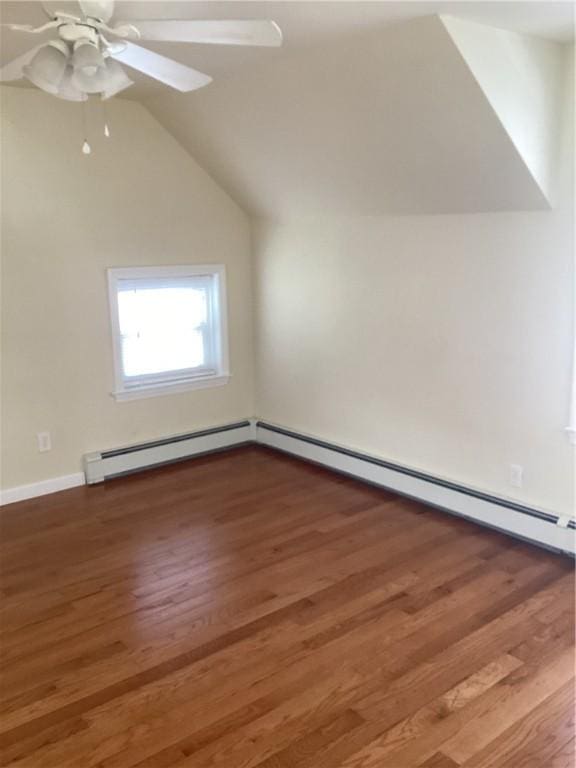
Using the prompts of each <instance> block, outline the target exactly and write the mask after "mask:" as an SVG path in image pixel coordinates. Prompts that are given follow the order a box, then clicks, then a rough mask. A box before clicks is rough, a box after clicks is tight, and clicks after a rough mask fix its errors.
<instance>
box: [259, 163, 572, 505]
mask: <svg viewBox="0 0 576 768" xmlns="http://www.w3.org/2000/svg"><path fill="white" fill-rule="evenodd" d="M563 162H564V164H565V168H566V169H569V168H570V165H571V161H570V159H569V158H568V157H567V156H566V155H565V156H564V158H563ZM566 175H567V176H570V174H569V173H568V174H566ZM564 181H565V184H564V188H565V191H564V196H563V199H562V200H561V203H560V207H559V208H558V209H557V210H553V211H549V212H541V213H499V214H476V215H460V216H420V217H418V216H410V217H395V218H394V217H380V218H369V217H364V218H362V217H356V218H349V219H346V218H326V219H323V220H322V219H320V220H319V219H314V220H312V219H311V220H309V221H307V220H299V221H293V222H288V223H284V224H272V223H262V222H261V223H259V224H258V225H257V226H256V227H255V248H256V254H257V265H256V275H257V293H256V302H257V327H258V329H259V333H258V342H257V360H258V390H257V392H258V394H257V402H258V415H259V417H261V418H263V419H265V420H268V421H270V422H273V423H276V424H279V425H284V426H287V427H289V428H292V429H295V430H300V431H302V432H305V433H308V434H311V435H314V436H317V437H320V438H324V439H327V440H330V441H334V442H336V443H341V444H343V445H345V446H349V447H353V448H357V449H359V450H361V451H365V452H369V453H373V454H375V455H378V456H380V457H383V458H385V459H390V460H392V461H396V462H399V463H402V464H405V465H408V466H411V467H415V468H418V469H422V470H424V471H426V472H429V473H432V474H435V475H438V476H441V477H445V478H448V479H450V480H454V481H457V482H460V483H465V484H468V485H470V486H475V487H477V488H480V489H483V490H485V491H488V492H490V493H493V494H497V495H501V496H507V497H512V498H515V499H518V500H519V501H521V502H525V503H529V504H533V505H536V506H539V507H543V508H545V509H550V510H553V511H554V512H557V513H565V514H573V510H574V448H573V447H572V446H570V445H569V443H568V440H567V437H566V434H565V433H564V427H565V426H566V424H567V420H568V405H569V391H570V365H571V353H572V349H571V343H572V342H571V339H572V323H573V320H572V306H573V304H572V302H573V252H574V233H573V224H574V221H573V211H572V206H573V195H572V192H571V178H565V180H564ZM511 463H514V464H521V465H522V466H523V467H524V472H525V477H524V487H523V488H522V489H517V488H513V487H511V485H510V484H509V473H510V468H509V467H510V464H511Z"/></svg>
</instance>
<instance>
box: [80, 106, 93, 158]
mask: <svg viewBox="0 0 576 768" xmlns="http://www.w3.org/2000/svg"><path fill="white" fill-rule="evenodd" d="M86 126H87V119H86V102H85V101H83V102H82V129H83V131H84V144H82V152H83V154H85V155H89V154H90V153H91V152H92V147H91V146H90V144H88V138H87V136H88V130H87V128H86Z"/></svg>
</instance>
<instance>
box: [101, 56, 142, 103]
mask: <svg viewBox="0 0 576 768" xmlns="http://www.w3.org/2000/svg"><path fill="white" fill-rule="evenodd" d="M106 74H107V77H108V80H107V83H106V87H105V88H104V90H103V91H102V98H103V99H109V98H111V97H112V96H115V95H116V94H117V93H120V91H123V90H124V89H125V88H128V87H129V86H131V85H134V81H133V80H130V78H129V77H128V75H127V74H126V73H125V72H124V70H123V69H122V67H121V66H120V64H118V62H117V61H113V60H112V59H108V61H107V62H106Z"/></svg>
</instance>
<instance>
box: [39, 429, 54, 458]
mask: <svg viewBox="0 0 576 768" xmlns="http://www.w3.org/2000/svg"><path fill="white" fill-rule="evenodd" d="M36 439H37V440H38V451H39V452H40V453H45V452H46V451H51V450H52V440H51V439H50V432H38V434H37V435H36Z"/></svg>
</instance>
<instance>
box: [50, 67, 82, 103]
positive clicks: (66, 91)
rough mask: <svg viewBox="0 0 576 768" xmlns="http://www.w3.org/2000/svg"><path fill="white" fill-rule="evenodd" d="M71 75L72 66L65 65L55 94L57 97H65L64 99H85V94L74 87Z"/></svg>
mask: <svg viewBox="0 0 576 768" xmlns="http://www.w3.org/2000/svg"><path fill="white" fill-rule="evenodd" d="M72 76H73V70H72V67H66V71H65V72H64V77H63V78H62V82H61V83H60V87H59V88H58V92H57V93H56V94H55V95H56V96H58V98H59V99H65V100H66V101H87V99H88V96H87V94H85V93H83V92H82V91H80V90H79V89H78V88H76V86H75V85H74V82H73V80H72Z"/></svg>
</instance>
